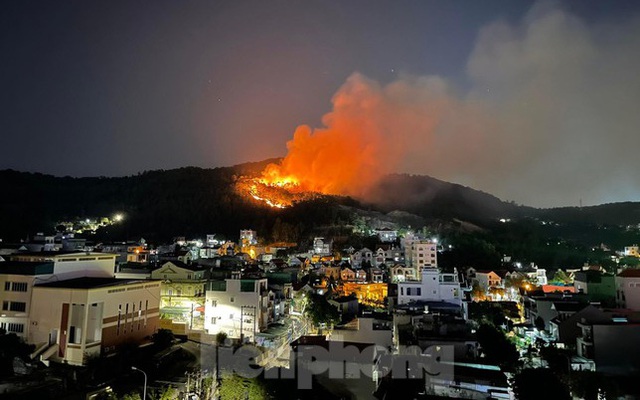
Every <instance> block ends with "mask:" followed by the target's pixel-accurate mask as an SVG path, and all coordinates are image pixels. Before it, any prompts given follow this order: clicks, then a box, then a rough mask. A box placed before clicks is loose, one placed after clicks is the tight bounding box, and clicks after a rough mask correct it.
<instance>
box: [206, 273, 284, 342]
mask: <svg viewBox="0 0 640 400" xmlns="http://www.w3.org/2000/svg"><path fill="white" fill-rule="evenodd" d="M210 284H211V286H210V288H209V289H208V290H207V292H206V306H205V323H204V329H205V330H206V331H207V333H209V334H212V335H215V334H217V333H219V332H223V333H226V334H227V335H228V336H229V337H230V338H233V339H240V340H241V341H242V342H244V341H250V342H253V341H255V335H256V333H258V332H261V331H263V330H264V329H266V328H267V325H268V323H269V322H270V321H271V320H272V319H273V317H272V315H273V312H272V311H273V310H270V304H269V293H270V291H269V289H268V286H267V279H264V278H263V279H239V276H237V275H236V276H235V277H234V278H232V279H225V280H224V281H213V282H211V283H210ZM271 308H273V305H271Z"/></svg>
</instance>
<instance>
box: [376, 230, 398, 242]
mask: <svg viewBox="0 0 640 400" xmlns="http://www.w3.org/2000/svg"><path fill="white" fill-rule="evenodd" d="M374 232H375V234H376V235H378V239H380V241H381V242H383V243H390V242H395V241H396V240H397V239H398V231H397V230H395V229H389V228H382V229H376V230H375V231H374Z"/></svg>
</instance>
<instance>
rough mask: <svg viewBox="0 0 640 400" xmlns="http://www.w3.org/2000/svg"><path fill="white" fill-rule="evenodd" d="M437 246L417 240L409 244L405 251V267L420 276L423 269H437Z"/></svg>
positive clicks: (427, 241)
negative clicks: (411, 268) (410, 268)
mask: <svg viewBox="0 0 640 400" xmlns="http://www.w3.org/2000/svg"><path fill="white" fill-rule="evenodd" d="M437 250H438V244H437V243H435V242H433V241H430V240H419V241H414V242H412V243H411V247H410V248H409V249H405V253H406V260H407V265H409V266H412V267H414V268H415V269H416V271H417V272H418V276H421V273H422V270H423V269H437V268H438V257H437V254H438V251H437Z"/></svg>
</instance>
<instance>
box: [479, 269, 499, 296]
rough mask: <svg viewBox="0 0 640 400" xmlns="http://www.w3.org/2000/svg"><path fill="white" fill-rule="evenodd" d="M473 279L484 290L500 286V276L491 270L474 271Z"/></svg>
mask: <svg viewBox="0 0 640 400" xmlns="http://www.w3.org/2000/svg"><path fill="white" fill-rule="evenodd" d="M474 280H475V281H476V282H478V285H479V286H480V287H481V288H482V290H484V291H485V292H486V291H487V290H489V288H492V287H500V286H501V285H502V278H500V276H499V275H498V274H496V273H495V272H493V271H476V272H475V278H474Z"/></svg>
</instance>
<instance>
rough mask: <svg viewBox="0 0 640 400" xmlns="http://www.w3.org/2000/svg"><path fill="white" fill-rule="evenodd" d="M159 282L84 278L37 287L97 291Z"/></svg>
mask: <svg viewBox="0 0 640 400" xmlns="http://www.w3.org/2000/svg"><path fill="white" fill-rule="evenodd" d="M149 282H157V281H152V280H148V279H144V280H142V279H117V278H93V277H82V278H74V279H67V280H62V281H56V282H49V283H43V284H41V285H36V287H45V288H64V289H96V288H102V287H109V286H126V285H133V284H138V283H149Z"/></svg>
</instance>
